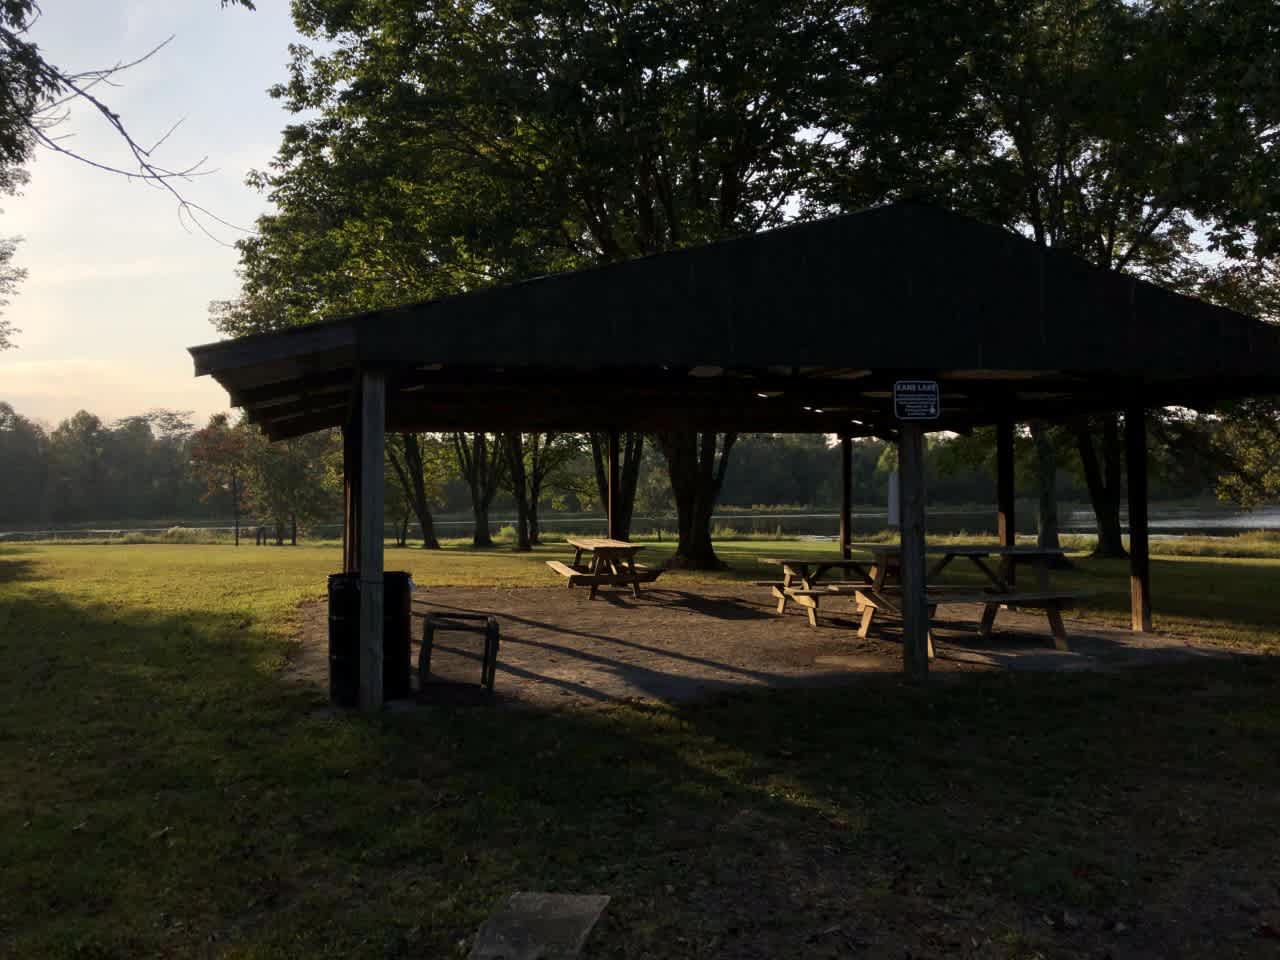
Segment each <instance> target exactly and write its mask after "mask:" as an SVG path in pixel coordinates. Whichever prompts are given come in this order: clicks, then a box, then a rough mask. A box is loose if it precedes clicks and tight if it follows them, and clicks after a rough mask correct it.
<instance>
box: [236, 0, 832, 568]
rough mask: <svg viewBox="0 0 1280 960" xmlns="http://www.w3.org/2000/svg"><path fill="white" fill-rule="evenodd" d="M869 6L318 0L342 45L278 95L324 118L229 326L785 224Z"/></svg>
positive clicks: (306, 63) (285, 178)
mask: <svg viewBox="0 0 1280 960" xmlns="http://www.w3.org/2000/svg"><path fill="white" fill-rule="evenodd" d="M855 9H856V6H855V5H854V4H852V3H846V2H843V0H819V2H817V3H813V2H805V0H780V2H778V3H773V4H769V5H766V6H762V5H760V4H757V3H752V2H747V0H708V2H700V3H697V4H694V3H688V2H684V0H659V2H658V3H657V4H649V5H629V4H628V5H622V6H619V5H616V4H611V3H602V2H598V0H586V2H584V0H572V2H570V0H553V2H551V3H549V4H539V5H533V6H531V5H528V4H523V3H513V2H510V0H499V2H496V3H489V4H482V5H471V4H454V3H450V2H446V0H434V2H428V3H425V4H424V3H419V2H411V0H314V2H311V3H308V4H305V5H298V6H296V7H295V17H296V20H297V23H298V27H299V29H300V30H301V31H302V32H303V33H304V34H307V35H309V36H311V37H313V38H315V39H316V40H317V41H323V49H316V48H312V47H296V48H295V55H294V60H293V64H292V67H291V72H290V77H289V82H288V83H287V84H284V85H282V86H281V87H279V88H278V89H277V90H276V91H275V92H276V94H277V95H278V96H280V97H282V98H283V99H285V100H286V103H287V105H288V107H289V109H290V110H292V111H294V112H295V113H298V114H306V115H307V118H306V119H305V120H304V121H302V122H300V123H298V124H295V125H294V126H291V127H290V128H289V130H287V131H286V134H285V138H284V143H283V144H282V147H281V149H280V152H279V154H278V155H277V158H276V162H275V164H274V166H273V169H272V171H271V173H270V174H269V175H263V176H260V177H259V178H258V180H257V182H258V183H259V184H260V185H261V186H263V187H264V188H265V189H266V190H268V191H269V196H270V199H271V200H272V201H273V203H274V204H275V206H276V208H277V212H275V213H273V214H271V215H268V216H266V217H264V218H262V219H261V220H260V222H259V227H260V232H259V235H258V236H257V237H255V238H251V239H249V240H246V241H244V242H242V243H241V244H240V249H241V270H242V280H243V288H244V289H243V295H242V296H241V298H240V299H239V300H237V301H234V302H232V303H227V304H218V305H215V307H214V318H215V322H216V323H217V324H218V325H219V328H220V329H221V330H223V331H224V332H229V333H243V332H250V331H252V330H258V329H262V328H263V327H264V326H269V325H273V324H275V323H283V324H293V323H300V322H307V321H310V320H314V319H318V318H320V317H321V316H323V315H325V314H326V313H331V312H339V311H343V310H350V309H365V308H371V307H379V306H386V305H388V304H391V303H396V302H405V301H409V300H414V299H424V298H427V297H431V296H436V295H440V294H442V293H448V292H456V291H459V290H469V289H476V288H479V287H482V286H486V285H490V284H493V283H498V282H503V281H507V280H514V279H519V278H521V277H527V276H530V275H533V274H537V273H545V272H549V271H552V270H558V269H566V268H572V267H578V266H586V265H590V264H596V263H603V262H613V261H618V260H622V259H626V258H628V257H634V256H640V255H644V254H649V253H654V252H657V251H661V250H669V249H673V248H678V247H682V246H685V245H688V244H692V243H698V242H702V241H706V240H712V239H716V238H720V237H725V236H731V235H736V234H741V233H746V232H750V231H753V230H757V229H760V228H763V227H768V226H773V225H776V224H779V223H781V222H783V221H784V220H786V219H787V217H788V216H789V209H790V208H789V206H788V203H789V201H791V200H792V199H793V198H794V197H795V196H796V194H797V193H798V192H799V191H800V190H802V189H803V188H804V186H805V184H806V183H807V182H808V181H809V180H810V179H811V178H813V177H815V175H816V171H817V168H819V167H821V166H822V165H823V164H825V163H829V162H831V160H832V159H833V158H834V156H835V153H834V150H833V145H832V143H831V142H830V141H829V140H828V138H826V137H824V135H823V132H822V131H823V129H824V127H825V126H826V125H827V116H826V114H825V111H826V110H827V108H828V104H829V102H830V101H831V100H832V98H833V96H834V95H835V93H836V92H837V91H839V90H841V89H843V88H844V87H845V85H847V83H848V82H849V77H850V71H849V69H848V50H847V44H846V40H847V30H846V26H847V23H848V21H849V20H850V18H851V17H852V15H853V11H854V10H855ZM718 443H719V445H720V446H721V447H722V448H723V449H724V450H728V449H729V448H730V447H731V446H732V441H728V442H726V441H725V440H720V441H718ZM679 445H680V444H679V442H677V441H673V442H672V443H671V444H668V445H667V446H669V447H671V448H674V447H675V446H679ZM665 448H666V447H664V449H665ZM692 482H694V483H695V484H696V483H703V482H709V481H706V477H705V474H703V473H701V472H695V473H694V474H693V475H692ZM712 499H714V497H713V495H712V492H711V491H710V490H705V489H704V490H700V491H699V492H698V494H697V496H695V497H693V498H691V499H690V498H685V499H684V500H681V499H680V498H678V502H686V503H692V502H694V501H696V502H699V503H703V502H707V501H709V500H712ZM705 516H709V514H706V515H705ZM685 519H686V521H690V522H691V520H690V518H685ZM684 525H685V526H688V523H685V524H684ZM701 539H702V540H708V539H709V533H708V535H706V536H702V537H701ZM683 559H684V561H685V562H689V563H692V562H695V561H694V559H693V558H692V557H685V558H683ZM703 559H708V560H709V559H710V558H709V557H705V556H704V557H703Z"/></svg>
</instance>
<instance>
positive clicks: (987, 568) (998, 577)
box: [969, 557, 1013, 593]
mask: <svg viewBox="0 0 1280 960" xmlns="http://www.w3.org/2000/svg"><path fill="white" fill-rule="evenodd" d="M969 559H970V560H972V561H973V563H974V566H976V567H977V568H978V569H979V570H981V571H982V572H983V573H985V574H986V575H987V579H988V580H990V581H991V582H992V583H993V584H995V588H996V591H997V592H998V593H1011V592H1012V590H1011V587H1010V584H1012V583H1013V581H1012V580H1011V579H1009V577H1008V576H1007V574H1006V573H1005V567H1004V564H1005V561H1007V560H1008V558H1007V557H1006V558H1005V561H1001V564H1000V572H999V573H997V572H996V571H994V570H992V569H991V565H990V564H988V563H987V561H985V560H983V559H982V557H970V558H969Z"/></svg>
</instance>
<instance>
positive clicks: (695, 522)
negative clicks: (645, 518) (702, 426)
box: [657, 431, 738, 570]
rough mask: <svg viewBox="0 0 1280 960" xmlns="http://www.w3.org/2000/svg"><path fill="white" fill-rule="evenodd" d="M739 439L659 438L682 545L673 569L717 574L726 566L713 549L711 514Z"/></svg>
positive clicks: (727, 435) (709, 436)
mask: <svg viewBox="0 0 1280 960" xmlns="http://www.w3.org/2000/svg"><path fill="white" fill-rule="evenodd" d="M737 437H738V435H737V434H736V433H725V434H715V433H695V432H692V431H688V432H681V433H660V434H658V435H657V442H658V446H659V448H660V449H661V450H662V455H663V456H664V457H666V460H667V471H668V473H669V475H670V477H671V492H672V494H673V495H674V496H675V501H676V527H677V535H678V536H679V541H678V543H677V545H676V552H675V555H674V556H673V557H672V558H671V561H670V563H671V565H672V566H675V567H685V568H687V569H691V570H718V569H722V568H723V567H724V566H725V564H724V562H723V561H721V560H720V558H719V557H717V556H716V552H715V549H714V548H713V547H712V545H711V514H712V512H713V511H714V510H715V506H716V499H717V498H718V497H719V496H720V488H721V486H722V485H723V484H724V474H725V470H727V469H728V466H729V451H730V450H732V449H733V444H734V441H735V440H736V439H737Z"/></svg>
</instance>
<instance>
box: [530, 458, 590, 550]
mask: <svg viewBox="0 0 1280 960" xmlns="http://www.w3.org/2000/svg"><path fill="white" fill-rule="evenodd" d="M525 437H526V439H525V444H524V449H525V461H526V468H525V474H526V476H527V477H528V482H529V543H531V544H532V545H533V546H535V547H536V546H538V544H540V543H541V542H542V523H541V519H540V518H541V514H542V499H543V497H544V496H546V494H547V492H548V491H549V490H551V489H552V488H554V487H559V488H561V489H563V488H564V487H566V486H568V485H569V482H570V480H569V475H568V471H569V469H570V467H571V465H572V464H573V462H574V460H576V459H577V458H578V457H579V456H580V455H581V453H582V436H581V435H580V434H576V433H530V434H526V435H525Z"/></svg>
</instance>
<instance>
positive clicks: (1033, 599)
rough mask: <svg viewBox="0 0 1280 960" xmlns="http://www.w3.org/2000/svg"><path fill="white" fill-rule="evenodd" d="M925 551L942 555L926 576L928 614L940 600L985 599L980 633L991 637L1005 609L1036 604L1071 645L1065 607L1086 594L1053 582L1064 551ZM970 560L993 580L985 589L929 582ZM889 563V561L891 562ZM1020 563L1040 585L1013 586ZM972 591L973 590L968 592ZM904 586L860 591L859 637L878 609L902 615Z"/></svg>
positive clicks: (1062, 644) (1061, 644) (882, 548)
mask: <svg viewBox="0 0 1280 960" xmlns="http://www.w3.org/2000/svg"><path fill="white" fill-rule="evenodd" d="M876 547H877V551H878V553H879V554H880V555H881V556H884V557H886V558H888V557H890V556H893V555H894V551H897V556H898V557H899V558H900V557H901V547H899V546H898V545H897V544H888V545H886V544H877V545H876ZM925 553H926V554H928V555H930V556H937V557H939V559H938V560H936V561H935V562H934V564H933V565H932V566H931V567H930V568H929V572H928V575H927V577H926V584H927V587H926V595H927V597H928V600H929V616H930V617H932V616H933V613H934V611H935V610H937V608H938V606H939V605H941V604H953V603H981V604H982V619H981V621H980V622H979V627H978V633H979V635H980V636H983V637H986V636H989V635H990V633H991V628H992V627H993V625H994V624H995V619H996V615H997V614H998V613H999V611H1000V610H1001V609H1002V608H1017V607H1031V608H1035V609H1040V610H1043V611H1044V613H1045V616H1046V618H1047V619H1048V621H1049V630H1050V632H1051V633H1052V634H1053V641H1054V646H1055V647H1057V648H1058V649H1059V650H1067V649H1069V648H1068V646H1067V631H1066V626H1065V625H1064V624H1063V622H1062V610H1063V609H1065V608H1067V607H1070V606H1071V605H1072V604H1073V603H1074V602H1075V601H1076V600H1077V599H1079V598H1080V597H1082V596H1084V595H1085V594H1082V593H1079V592H1070V591H1064V590H1056V589H1054V587H1053V585H1052V583H1051V582H1050V576H1049V569H1050V565H1051V564H1052V563H1053V561H1055V560H1057V559H1060V558H1061V557H1063V556H1065V551H1063V550H1059V549H1043V548H1041V547H1017V546H1014V547H1005V546H995V545H992V546H935V547H926V548H925ZM961 558H963V559H967V560H969V561H970V562H971V563H973V565H974V566H976V567H977V568H978V569H979V570H980V571H982V573H983V575H984V576H985V577H986V579H987V581H988V585H987V586H986V587H985V588H984V589H983V590H981V592H976V591H973V590H972V588H966V586H964V585H954V586H951V585H942V584H932V583H929V581H931V580H933V579H934V578H935V577H937V576H938V574H940V573H941V572H942V571H943V570H944V569H945V568H946V567H947V566H948V565H949V564H950V563H951V562H952V561H953V560H957V559H961ZM992 558H995V559H997V560H998V566H997V567H996V568H993V567H992V566H991V564H990V563H989V562H988V561H989V560H991V559H992ZM886 562H887V560H886ZM1019 563H1029V564H1031V565H1032V566H1033V567H1034V569H1035V571H1036V588H1035V589H1034V590H1030V591H1026V590H1024V591H1020V590H1018V589H1017V588H1016V587H1015V586H1014V575H1013V574H1014V570H1015V569H1016V566H1017V565H1018V564H1019ZM966 590H968V592H965V591H966ZM900 592H901V591H900V588H895V587H890V586H884V585H881V586H875V585H873V586H871V587H869V588H866V589H865V590H859V591H858V592H857V606H858V609H859V610H860V611H861V613H862V622H861V624H860V625H859V629H858V636H860V637H866V636H867V633H868V631H869V630H870V629H871V624H872V622H873V621H874V619H875V614H876V611H877V610H888V611H890V612H892V613H895V614H898V615H899V616H901V614H902V605H901V601H900V599H899V594H900ZM928 646H929V656H930V657H932V656H933V636H932V633H930V635H929V638H928Z"/></svg>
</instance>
